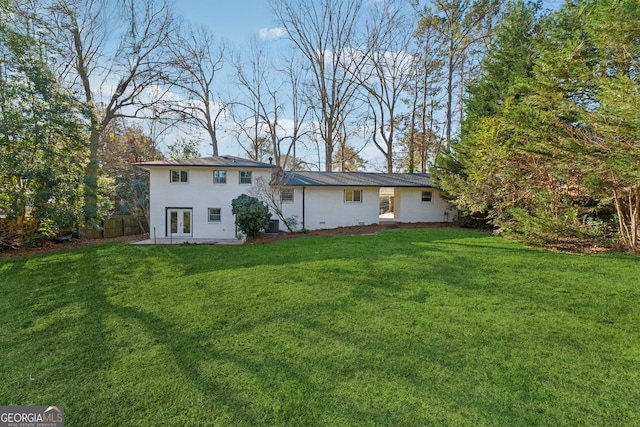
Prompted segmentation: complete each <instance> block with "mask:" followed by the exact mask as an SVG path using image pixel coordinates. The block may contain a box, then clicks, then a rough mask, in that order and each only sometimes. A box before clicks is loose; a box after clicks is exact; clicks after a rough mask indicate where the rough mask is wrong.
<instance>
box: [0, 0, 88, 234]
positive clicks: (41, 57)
mask: <svg viewBox="0 0 640 427" xmlns="http://www.w3.org/2000/svg"><path fill="white" fill-rule="evenodd" d="M2 7H3V9H5V8H6V9H7V10H2V11H1V13H0V209H1V210H3V211H4V212H5V213H6V214H7V217H8V218H10V219H15V220H16V221H17V223H18V226H19V227H22V225H23V223H24V221H25V219H26V218H27V216H30V217H33V218H35V219H36V220H37V222H38V223H39V224H40V225H41V230H43V231H44V229H45V228H47V229H48V232H55V229H56V228H58V227H71V226H74V225H77V224H78V223H79V222H80V221H81V218H82V191H81V184H82V181H83V169H84V166H85V164H86V162H85V160H86V156H87V144H86V141H87V139H86V138H87V135H86V132H85V128H84V126H83V124H82V122H81V109H80V105H79V104H78V103H77V102H76V101H75V100H74V97H73V96H72V94H71V93H69V92H67V91H65V90H63V89H61V88H60V86H59V85H58V82H57V81H56V79H55V77H54V74H53V72H52V67H51V65H50V64H49V63H48V62H47V58H46V56H45V54H44V53H43V52H46V49H45V48H44V47H43V44H42V43H41V42H40V40H38V39H37V38H35V37H33V36H31V35H30V34H29V33H28V31H27V29H26V26H25V25H23V24H22V23H21V22H18V21H15V20H13V18H14V15H12V14H10V13H8V12H9V11H8V5H7V4H6V3H2ZM45 225H46V227H45Z"/></svg>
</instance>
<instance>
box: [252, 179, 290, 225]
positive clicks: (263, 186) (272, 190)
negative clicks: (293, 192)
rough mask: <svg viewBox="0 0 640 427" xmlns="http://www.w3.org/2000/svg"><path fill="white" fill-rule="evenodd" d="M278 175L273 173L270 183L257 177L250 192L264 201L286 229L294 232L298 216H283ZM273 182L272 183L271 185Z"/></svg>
mask: <svg viewBox="0 0 640 427" xmlns="http://www.w3.org/2000/svg"><path fill="white" fill-rule="evenodd" d="M277 178H278V176H276V174H274V179H273V180H272V183H271V184H270V183H269V182H268V181H267V180H266V179H264V178H263V177H258V178H257V179H256V180H255V184H254V186H253V188H252V189H251V194H252V195H253V196H255V197H257V198H258V199H260V200H261V201H262V202H264V203H266V204H267V206H268V207H269V208H271V210H272V211H273V212H274V213H275V214H276V215H277V216H278V218H280V220H281V221H282V223H283V224H284V226H285V227H287V230H289V231H290V232H294V231H295V230H296V227H297V225H298V217H297V216H290V217H285V216H284V211H283V209H282V189H283V187H282V186H281V185H278V179H277ZM272 184H273V185H272Z"/></svg>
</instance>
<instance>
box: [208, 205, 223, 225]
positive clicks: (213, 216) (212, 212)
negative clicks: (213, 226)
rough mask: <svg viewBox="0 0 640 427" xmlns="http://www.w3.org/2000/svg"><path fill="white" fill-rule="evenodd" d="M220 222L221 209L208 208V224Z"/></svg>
mask: <svg viewBox="0 0 640 427" xmlns="http://www.w3.org/2000/svg"><path fill="white" fill-rule="evenodd" d="M220 221H222V209H221V208H209V222H220Z"/></svg>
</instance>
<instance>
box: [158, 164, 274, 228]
mask: <svg viewBox="0 0 640 427" xmlns="http://www.w3.org/2000/svg"><path fill="white" fill-rule="evenodd" d="M149 169H150V227H151V238H153V237H154V236H155V237H158V238H164V237H169V234H168V232H167V208H190V209H192V218H191V232H192V237H193V238H198V239H216V238H217V239H233V238H235V237H236V226H235V216H234V215H233V214H232V213H231V201H232V200H233V199H235V198H236V197H238V196H239V195H241V194H249V193H250V191H251V188H252V186H253V184H255V182H256V179H257V178H258V177H263V178H264V179H265V180H267V182H268V181H269V180H270V179H271V170H270V169H241V168H224V167H219V168H213V167H212V168H209V167H190V168H189V167H180V168H175V170H188V171H189V181H188V182H186V183H184V182H170V168H168V167H150V168H149ZM214 170H226V171H227V183H226V184H214V183H213V171H214ZM246 170H251V172H252V183H253V184H240V177H239V173H240V171H246ZM209 208H220V209H221V221H220V222H209ZM154 233H155V234H154Z"/></svg>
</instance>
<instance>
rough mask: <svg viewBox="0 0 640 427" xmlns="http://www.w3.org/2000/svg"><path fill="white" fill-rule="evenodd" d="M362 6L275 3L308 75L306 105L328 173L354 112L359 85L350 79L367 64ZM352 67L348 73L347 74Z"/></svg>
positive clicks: (348, 0)
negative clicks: (360, 35)
mask: <svg viewBox="0 0 640 427" xmlns="http://www.w3.org/2000/svg"><path fill="white" fill-rule="evenodd" d="M361 4H362V2H361V1H358V0H276V1H275V3H274V6H273V10H274V13H275V15H276V17H277V18H278V20H279V21H280V24H281V25H282V26H283V27H284V28H285V29H286V31H287V34H288V36H289V38H290V39H291V41H292V42H293V43H294V44H295V46H296V47H297V48H298V50H299V51H300V52H301V54H302V55H303V57H304V58H305V59H306V65H307V67H308V69H309V73H310V83H309V87H308V89H309V94H308V97H307V99H308V101H309V102H310V103H311V105H312V106H313V111H314V112H315V114H316V119H317V121H318V126H319V132H320V137H321V139H322V142H323V143H324V168H325V170H327V171H330V170H331V164H332V159H333V151H334V148H335V146H336V143H337V142H338V141H339V136H340V132H341V126H343V125H344V124H345V123H346V121H347V117H348V116H349V113H350V112H351V110H352V109H353V103H354V101H355V93H356V89H357V82H356V81H355V80H354V79H353V78H352V77H351V76H352V75H353V74H354V73H356V72H357V70H358V69H359V68H360V67H361V66H362V64H363V62H364V60H365V58H364V56H363V55H362V54H361V52H360V50H359V49H358V46H360V43H359V41H358V34H357V30H358V24H359V19H360V9H361ZM345 64H349V67H350V70H349V71H347V70H345V68H344V66H345Z"/></svg>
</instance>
